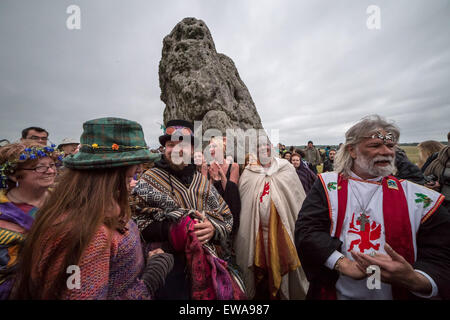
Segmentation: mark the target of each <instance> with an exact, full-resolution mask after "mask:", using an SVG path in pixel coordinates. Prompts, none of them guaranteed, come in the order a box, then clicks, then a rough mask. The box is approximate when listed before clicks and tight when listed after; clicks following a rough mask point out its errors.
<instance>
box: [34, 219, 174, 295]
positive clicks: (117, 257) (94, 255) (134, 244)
mask: <svg viewBox="0 0 450 320" xmlns="http://www.w3.org/2000/svg"><path fill="white" fill-rule="evenodd" d="M108 238H110V241H108ZM57 246H58V243H54V245H50V246H47V247H46V248H45V249H44V250H45V253H44V256H43V259H42V261H47V260H48V259H51V260H53V261H54V263H53V265H52V266H51V268H50V272H49V273H48V276H47V277H46V282H47V283H49V282H51V281H52V278H53V277H54V276H56V273H57V271H58V270H59V268H60V263H61V259H60V258H58V257H54V256H52V254H51V253H52V251H53V250H54V248H56V247H57ZM172 259H173V258H172ZM152 260H153V261H155V258H152V259H150V260H149V261H152ZM156 260H158V259H156ZM78 266H79V268H80V282H79V284H80V288H79V289H77V288H74V289H69V288H68V289H66V290H65V291H64V293H63V295H62V297H61V298H62V299H70V300H84V299H95V300H96V299H102V300H103V299H108V300H113V299H127V300H130V299H131V300H135V299H143V300H144V299H150V298H151V294H152V291H154V290H151V289H150V290H149V289H148V287H147V285H146V282H144V280H142V274H143V273H144V271H146V270H145V259H144V255H143V250H142V246H141V242H140V237H139V231H138V228H137V226H136V224H135V223H134V222H133V221H132V220H130V221H129V222H128V224H127V226H126V231H125V232H124V233H123V234H121V233H119V232H118V231H111V230H109V229H108V228H107V227H106V226H104V225H102V226H101V227H100V228H99V229H98V231H97V233H96V234H95V235H94V237H93V238H92V240H91V242H90V243H89V245H88V246H87V247H86V249H85V251H84V253H83V254H82V256H81V259H80V262H79V264H78ZM41 267H42V265H40V266H39V267H38V273H39V274H37V275H36V274H35V275H33V278H34V277H42V276H43V275H42V269H41ZM170 269H171V266H165V270H163V272H162V274H163V276H162V278H163V280H164V278H165V276H166V274H167V272H168V271H170ZM74 274H75V273H74V272H73V271H72V273H70V272H68V275H67V277H68V279H67V280H68V282H69V284H70V283H72V284H76V281H71V279H73V277H72V275H74ZM69 277H71V279H69ZM49 296H50V295H49V292H48V288H44V289H43V294H42V298H44V299H46V298H48V297H49Z"/></svg>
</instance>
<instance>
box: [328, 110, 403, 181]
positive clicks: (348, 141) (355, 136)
mask: <svg viewBox="0 0 450 320" xmlns="http://www.w3.org/2000/svg"><path fill="white" fill-rule="evenodd" d="M380 129H382V130H384V131H386V132H390V133H392V135H393V136H394V139H395V141H398V139H399V138H400V129H399V128H398V127H397V126H396V125H395V124H394V123H393V122H388V121H387V120H386V119H384V118H382V117H380V116H379V115H370V116H367V117H364V118H362V119H361V120H360V121H359V122H358V123H357V124H355V125H354V126H352V127H351V128H350V129H348V130H347V132H346V133H345V143H344V144H342V146H341V147H340V148H339V150H338V152H337V153H336V155H335V157H334V170H335V171H337V172H338V173H342V174H343V175H344V176H346V177H348V176H349V175H350V170H351V168H352V166H353V161H354V160H353V158H352V157H351V155H350V151H349V147H350V146H352V147H354V148H356V147H357V145H358V144H359V143H360V142H361V141H362V140H363V139H364V138H367V137H368V136H370V135H371V134H373V133H375V132H376V131H378V130H380Z"/></svg>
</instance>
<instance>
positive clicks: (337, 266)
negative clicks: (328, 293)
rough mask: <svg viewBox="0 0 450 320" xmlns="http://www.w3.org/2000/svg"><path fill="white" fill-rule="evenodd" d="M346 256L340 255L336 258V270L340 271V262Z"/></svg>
mask: <svg viewBox="0 0 450 320" xmlns="http://www.w3.org/2000/svg"><path fill="white" fill-rule="evenodd" d="M344 258H345V257H344V256H340V257H339V259H337V260H336V263H335V264H334V270H336V271H338V272H339V262H341V260H342V259H344Z"/></svg>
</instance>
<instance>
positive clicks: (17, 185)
mask: <svg viewBox="0 0 450 320" xmlns="http://www.w3.org/2000/svg"><path fill="white" fill-rule="evenodd" d="M18 187H19V180H17V181H16V188H18Z"/></svg>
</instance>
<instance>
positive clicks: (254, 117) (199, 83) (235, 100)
mask: <svg viewBox="0 0 450 320" xmlns="http://www.w3.org/2000/svg"><path fill="white" fill-rule="evenodd" d="M159 85H160V87H161V100H162V101H163V102H164V103H165V104H166V108H165V110H164V124H167V121H169V120H171V119H184V120H189V121H196V120H197V121H199V120H200V121H202V125H203V132H204V131H205V130H206V129H209V128H216V129H218V130H220V131H221V132H222V133H223V134H225V132H226V129H229V128H233V129H237V128H240V129H243V130H247V129H250V128H254V129H262V128H263V127H262V124H261V119H260V117H259V115H258V112H257V111H256V107H255V104H254V102H253V100H252V97H251V96H250V93H249V91H248V89H247V87H246V86H245V84H244V82H243V81H242V80H241V78H240V77H239V73H238V71H237V69H236V66H235V65H234V62H233V61H232V60H231V59H230V58H229V57H227V56H226V55H224V54H221V53H217V51H216V47H215V45H214V40H213V38H212V36H211V33H210V31H209V29H208V27H207V26H206V24H205V23H204V22H203V21H202V20H197V19H195V18H185V19H183V20H182V21H181V22H179V23H178V24H177V25H176V26H175V28H174V29H173V30H172V32H171V33H170V34H169V35H167V36H166V37H165V38H164V40H163V49H162V58H161V61H160V63H159Z"/></svg>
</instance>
